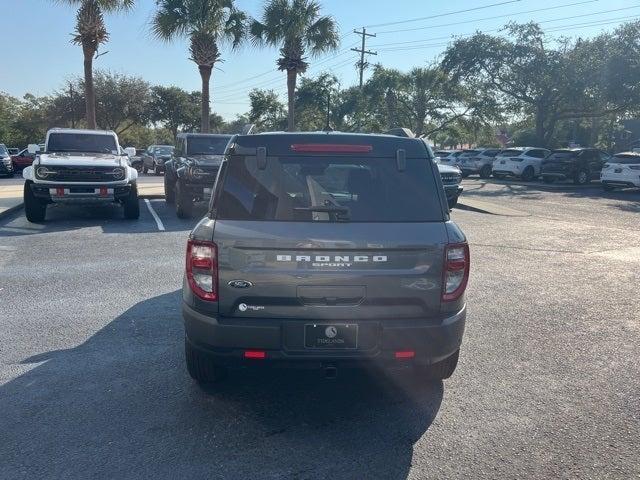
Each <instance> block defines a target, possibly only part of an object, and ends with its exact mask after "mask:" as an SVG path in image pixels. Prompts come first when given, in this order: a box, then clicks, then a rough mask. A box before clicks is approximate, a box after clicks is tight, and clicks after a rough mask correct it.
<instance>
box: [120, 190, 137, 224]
mask: <svg viewBox="0 0 640 480" xmlns="http://www.w3.org/2000/svg"><path fill="white" fill-rule="evenodd" d="M123 206H124V218H126V219H127V220H137V219H138V218H140V202H139V201H138V186H137V185H136V184H135V183H134V184H132V185H131V190H130V191H129V195H128V196H127V198H126V199H125V201H124V202H123Z"/></svg>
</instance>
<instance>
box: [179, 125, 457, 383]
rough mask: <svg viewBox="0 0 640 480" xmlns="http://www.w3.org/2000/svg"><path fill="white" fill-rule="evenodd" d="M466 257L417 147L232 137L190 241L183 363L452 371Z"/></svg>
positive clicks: (356, 137)
mask: <svg viewBox="0 0 640 480" xmlns="http://www.w3.org/2000/svg"><path fill="white" fill-rule="evenodd" d="M468 276H469V247H468V244H467V241H466V239H465V236H464V234H463V233H462V231H461V230H460V228H458V226H457V225H456V224H455V223H453V222H452V221H451V219H450V218H449V209H448V208H447V199H446V197H445V194H444V190H443V187H442V181H441V179H440V175H439V173H438V168H437V166H436V164H435V162H434V161H433V156H432V154H431V152H430V150H429V149H428V147H427V146H426V145H425V143H424V142H423V141H422V140H421V139H415V138H400V137H391V136H383V135H365V134H340V133H289V134H287V133H270V134H261V135H242V136H237V137H234V139H233V140H232V141H231V143H230V145H229V147H228V149H227V153H226V155H225V159H224V161H223V163H222V166H221V170H220V174H219V176H218V178H217V181H216V184H215V188H214V194H213V196H212V198H211V201H210V205H209V212H208V214H207V216H206V217H205V218H203V219H202V220H201V221H200V222H199V223H198V225H197V226H196V227H195V228H194V229H193V231H192V232H191V234H190V236H189V241H188V244H187V254H186V270H185V276H184V283H183V290H182V297H183V304H182V312H183V318H184V323H185V330H186V337H185V350H186V362H187V368H188V371H189V373H190V375H191V376H192V377H193V378H194V379H195V380H197V381H198V382H211V381H215V380H218V379H220V378H221V377H222V376H223V375H224V374H225V372H226V371H227V367H234V366H235V367H238V366H250V365H258V364H261V365H265V364H268V365H272V366H283V367H309V368H318V369H322V371H324V373H325V375H326V376H327V377H332V376H335V375H336V372H337V370H338V369H339V368H343V367H350V366H351V367H353V366H361V365H364V364H368V365H373V366H375V367H382V366H394V365H396V366H398V365H400V366H401V365H404V366H411V367H414V368H415V369H417V370H418V371H420V372H421V373H422V374H423V375H424V377H425V378H437V379H443V378H448V377H449V376H450V375H451V374H452V373H453V371H454V370H455V368H456V365H457V361H458V354H459V349H460V345H461V342H462V335H463V331H464V326H465V319H466V303H465V295H464V292H465V289H466V285H467V279H468Z"/></svg>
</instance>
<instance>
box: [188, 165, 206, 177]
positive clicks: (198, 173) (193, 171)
mask: <svg viewBox="0 0 640 480" xmlns="http://www.w3.org/2000/svg"><path fill="white" fill-rule="evenodd" d="M189 174H190V175H191V176H192V177H193V178H202V177H203V176H204V175H205V171H204V170H202V169H201V168H198V167H191V168H190V169H189Z"/></svg>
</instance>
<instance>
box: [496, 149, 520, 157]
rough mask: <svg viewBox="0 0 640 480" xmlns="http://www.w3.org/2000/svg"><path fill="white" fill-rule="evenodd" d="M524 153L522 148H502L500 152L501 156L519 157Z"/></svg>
mask: <svg viewBox="0 0 640 480" xmlns="http://www.w3.org/2000/svg"><path fill="white" fill-rule="evenodd" d="M520 155H522V150H502V151H501V152H500V156H501V157H519V156H520Z"/></svg>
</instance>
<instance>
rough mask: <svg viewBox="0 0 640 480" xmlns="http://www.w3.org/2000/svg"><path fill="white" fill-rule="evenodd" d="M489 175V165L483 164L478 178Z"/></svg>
mask: <svg viewBox="0 0 640 480" xmlns="http://www.w3.org/2000/svg"><path fill="white" fill-rule="evenodd" d="M489 177H491V165H485V166H483V167H482V168H481V169H480V178H489Z"/></svg>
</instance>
